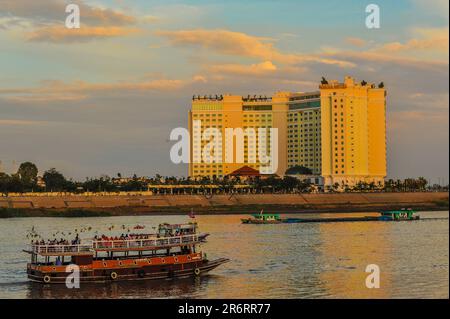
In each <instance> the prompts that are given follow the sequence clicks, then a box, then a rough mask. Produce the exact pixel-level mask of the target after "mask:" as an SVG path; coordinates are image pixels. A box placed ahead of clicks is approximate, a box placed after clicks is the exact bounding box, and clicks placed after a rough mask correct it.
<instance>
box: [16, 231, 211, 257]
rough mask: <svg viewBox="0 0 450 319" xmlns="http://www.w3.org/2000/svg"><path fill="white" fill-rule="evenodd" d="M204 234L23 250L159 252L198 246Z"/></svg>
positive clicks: (60, 253) (58, 253) (51, 252)
mask: <svg viewBox="0 0 450 319" xmlns="http://www.w3.org/2000/svg"><path fill="white" fill-rule="evenodd" d="M204 237H206V236H205V234H189V235H180V236H171V237H160V238H158V237H151V238H145V239H127V240H124V239H118V240H102V239H98V240H91V241H90V242H89V243H83V244H78V245H59V244H51V245H48V244H43V245H41V244H32V245H31V247H30V249H27V250H24V251H25V252H27V253H30V254H37V255H41V256H77V255H93V254H94V253H95V252H99V251H146V250H159V249H164V248H171V247H177V246H187V245H196V244H199V243H200V242H201V241H202V239H204Z"/></svg>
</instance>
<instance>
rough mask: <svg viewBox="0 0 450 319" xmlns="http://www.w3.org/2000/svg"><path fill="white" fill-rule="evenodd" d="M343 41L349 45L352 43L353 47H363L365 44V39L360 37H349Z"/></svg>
mask: <svg viewBox="0 0 450 319" xmlns="http://www.w3.org/2000/svg"><path fill="white" fill-rule="evenodd" d="M345 41H346V42H347V43H349V44H351V45H354V46H355V47H363V46H365V45H366V44H367V41H366V40H364V39H360V38H353V37H349V38H347V39H345Z"/></svg>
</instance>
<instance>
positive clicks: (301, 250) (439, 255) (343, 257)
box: [0, 211, 449, 298]
mask: <svg viewBox="0 0 450 319" xmlns="http://www.w3.org/2000/svg"><path fill="white" fill-rule="evenodd" d="M355 215H368V213H366V214H351V215H349V214H347V215H346V216H355ZM420 215H421V217H422V220H420V221H413V222H398V223H397V222H353V223H321V224H316V223H314V224H278V225H243V224H241V223H240V218H242V217H244V216H240V215H227V216H226V215H221V216H197V218H196V219H197V221H198V223H199V226H200V231H201V232H208V233H211V236H210V237H208V239H209V240H208V243H205V244H203V245H202V246H201V249H202V250H203V251H204V252H206V253H207V254H208V258H209V259H213V258H216V257H228V258H230V259H231V262H229V263H227V264H225V265H222V266H220V267H219V268H217V269H215V270H213V271H212V272H211V273H210V274H209V275H208V276H205V277H201V278H196V279H182V280H180V279H178V280H166V281H147V282H140V283H109V284H96V285H92V284H91V285H83V284H82V286H81V288H80V289H73V290H68V289H66V288H65V287H61V286H48V287H46V286H41V285H39V284H32V283H30V282H28V281H27V278H26V272H25V269H26V263H27V261H28V258H29V256H28V255H27V254H25V253H23V252H22V249H24V248H25V247H26V244H27V243H28V242H29V240H28V239H27V238H26V235H27V233H28V232H29V231H30V229H31V228H32V227H33V226H34V227H35V229H36V230H37V231H38V232H39V233H40V234H41V235H43V236H44V237H50V238H52V237H53V234H55V236H57V237H58V238H59V237H60V236H61V235H60V234H56V232H57V231H63V232H65V233H66V234H67V233H69V232H71V233H73V232H74V231H75V229H77V230H78V231H79V230H85V229H87V228H88V227H92V230H91V231H90V232H88V231H83V232H82V233H81V237H82V238H83V237H89V236H92V235H93V234H95V232H97V233H98V234H102V233H109V231H108V228H109V227H111V226H113V225H114V230H113V232H115V233H118V234H120V233H121V232H122V231H123V230H122V225H124V227H125V228H128V227H130V228H132V227H133V226H134V225H136V224H144V225H146V229H145V231H147V232H150V231H153V229H152V226H157V225H158V224H159V223H161V222H170V223H181V222H186V221H188V218H187V217H185V216H144V217H101V218H96V217H95V218H12V219H0V243H1V245H0V256H1V257H0V258H1V262H0V298H169V297H170V298H413V297H419V298H448V297H449V266H448V263H449V255H448V252H449V244H448V243H449V221H448V217H449V213H448V211H446V212H421V213H420ZM289 216H291V217H294V216H297V217H300V216H302V215H289ZM303 216H304V215H303ZM308 216H311V217H313V216H314V217H317V216H323V217H326V216H337V214H316V215H308ZM368 264H377V265H378V266H379V267H380V270H381V287H380V288H379V289H367V288H366V286H365V278H366V276H367V275H368V274H366V273H365V268H366V266H367V265H368Z"/></svg>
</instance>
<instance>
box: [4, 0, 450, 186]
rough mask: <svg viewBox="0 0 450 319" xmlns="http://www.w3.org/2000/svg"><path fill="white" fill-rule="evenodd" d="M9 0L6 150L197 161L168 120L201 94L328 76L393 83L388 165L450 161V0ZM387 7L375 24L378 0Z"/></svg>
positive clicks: (165, 169) (127, 169)
mask: <svg viewBox="0 0 450 319" xmlns="http://www.w3.org/2000/svg"><path fill="white" fill-rule="evenodd" d="M242 2H243V1H238V0H227V1H225V0H222V1H214V0H208V1H206V0H204V1H181V0H179V1H171V0H159V1H151V0H136V1H131V0H96V1H91V0H85V1H70V3H78V4H80V8H81V28H80V29H66V28H65V26H64V21H65V18H66V15H67V14H66V13H65V5H66V3H69V2H67V1H64V0H39V1H35V0H0V150H1V151H0V161H1V162H2V167H3V169H4V170H5V171H6V172H8V173H10V172H11V170H12V169H13V164H12V163H13V161H16V162H17V163H20V162H23V161H32V162H35V163H36V164H37V165H38V167H39V168H40V170H41V172H42V171H44V170H46V169H49V168H51V167H56V168H57V169H58V170H60V171H62V172H63V173H64V174H65V175H66V176H67V177H73V178H75V179H84V178H85V177H86V176H99V175H100V174H108V175H110V176H113V175H114V176H115V175H116V174H117V173H118V172H120V173H122V175H132V174H134V173H136V174H138V175H154V174H156V173H159V174H161V175H187V166H186V165H174V164H172V163H171V162H170V159H169V150H170V147H171V146H172V145H173V142H170V141H169V133H170V131H171V130H172V129H173V128H175V127H179V126H182V127H187V119H188V118H187V112H188V110H189V108H190V100H191V97H192V95H193V94H224V93H234V94H245V95H247V94H266V95H272V94H273V93H274V92H276V91H279V90H283V91H310V90H318V82H319V81H320V78H321V76H325V77H326V78H327V79H338V80H341V81H342V80H343V78H344V76H345V75H351V76H354V77H355V78H357V79H358V80H363V79H364V80H366V81H367V82H374V83H379V82H381V81H383V82H384V83H385V85H386V89H387V91H388V100H387V114H388V115H387V117H388V118H387V136H388V138H387V144H388V149H387V153H388V177H392V178H405V177H417V176H425V177H426V178H429V179H431V181H432V182H434V183H437V182H438V178H441V179H442V178H446V182H447V183H448V175H449V171H448V165H449V93H448V85H449V65H448V54H449V51H448V36H449V17H448V0H396V1H381V0H373V1H357V0H354V1H350V0H339V1H334V0H333V1H300V0H298V1H288V0H286V1H275V0H271V1H269V0H259V1H245V3H242ZM369 3H376V4H378V5H379V6H380V9H381V13H380V15H381V28H380V29H367V28H366V26H365V17H366V13H365V7H366V5H368V4H369Z"/></svg>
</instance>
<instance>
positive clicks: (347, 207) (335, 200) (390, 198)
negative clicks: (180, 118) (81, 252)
mask: <svg viewBox="0 0 450 319" xmlns="http://www.w3.org/2000/svg"><path fill="white" fill-rule="evenodd" d="M448 199H449V194H448V193H429V192H425V193H350V194H347V193H338V194H251V195H250V194H249V195H234V196H229V195H214V196H212V197H210V196H202V195H142V196H139V195H133V196H119V195H116V196H83V195H73V196H45V197H3V198H1V199H0V218H2V217H3V218H4V217H45V216H48V217H54V216H60V217H87V216H93V217H94V216H95V217H97V216H136V215H178V214H181V215H183V214H187V213H188V212H189V211H190V210H193V211H194V212H195V213H196V214H246V213H254V212H259V211H260V210H261V209H264V211H266V212H276V213H283V214H284V213H317V212H327V213H333V212H367V211H382V210H395V209H401V208H404V207H408V208H412V209H414V210H418V211H420V210H427V211H431V210H448V208H449V200H448Z"/></svg>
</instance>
